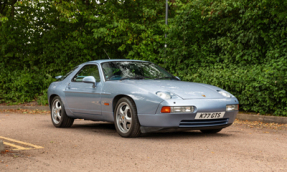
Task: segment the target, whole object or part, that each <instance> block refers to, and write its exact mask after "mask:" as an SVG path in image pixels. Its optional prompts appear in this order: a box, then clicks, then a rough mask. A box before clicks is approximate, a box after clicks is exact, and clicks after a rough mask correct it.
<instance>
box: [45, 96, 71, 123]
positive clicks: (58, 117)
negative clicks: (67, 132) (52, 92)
mask: <svg viewBox="0 0 287 172" xmlns="http://www.w3.org/2000/svg"><path fill="white" fill-rule="evenodd" d="M51 119H52V123H53V125H54V126H55V127H57V128H68V127H71V126H72V125H73V123H74V119H73V118H70V117H68V116H67V114H66V111H65V107H64V104H63V102H62V100H61V99H60V97H59V96H56V97H54V98H53V100H52V104H51Z"/></svg>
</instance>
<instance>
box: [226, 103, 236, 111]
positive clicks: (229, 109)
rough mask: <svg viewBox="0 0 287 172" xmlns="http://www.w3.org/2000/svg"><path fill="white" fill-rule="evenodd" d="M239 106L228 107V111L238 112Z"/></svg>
mask: <svg viewBox="0 0 287 172" xmlns="http://www.w3.org/2000/svg"><path fill="white" fill-rule="evenodd" d="M238 109H239V104H237V105H226V111H232V110H238Z"/></svg>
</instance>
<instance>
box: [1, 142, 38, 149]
mask: <svg viewBox="0 0 287 172" xmlns="http://www.w3.org/2000/svg"><path fill="white" fill-rule="evenodd" d="M3 144H4V145H7V146H11V147H14V148H17V149H12V150H28V149H33V148H24V147H22V146H18V145H14V144H12V143H8V142H3Z"/></svg>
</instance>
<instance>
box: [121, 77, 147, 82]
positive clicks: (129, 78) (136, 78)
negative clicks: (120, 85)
mask: <svg viewBox="0 0 287 172" xmlns="http://www.w3.org/2000/svg"><path fill="white" fill-rule="evenodd" d="M125 79H151V78H148V77H144V76H137V77H125V78H122V79H120V81H122V80H125Z"/></svg>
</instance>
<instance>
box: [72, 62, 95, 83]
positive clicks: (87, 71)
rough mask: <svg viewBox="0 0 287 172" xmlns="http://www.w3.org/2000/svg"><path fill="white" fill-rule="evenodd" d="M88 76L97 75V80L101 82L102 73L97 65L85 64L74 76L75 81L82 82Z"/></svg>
mask: <svg viewBox="0 0 287 172" xmlns="http://www.w3.org/2000/svg"><path fill="white" fill-rule="evenodd" d="M86 76H93V77H95V79H96V81H97V82H100V81H101V79H100V74H99V70H98V66H97V65H86V66H84V67H83V68H82V69H81V70H80V71H79V72H78V73H77V74H76V75H75V76H74V78H73V81H74V82H82V80H83V78H84V77H86Z"/></svg>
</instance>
